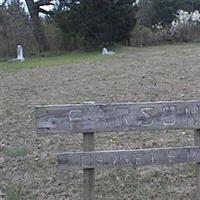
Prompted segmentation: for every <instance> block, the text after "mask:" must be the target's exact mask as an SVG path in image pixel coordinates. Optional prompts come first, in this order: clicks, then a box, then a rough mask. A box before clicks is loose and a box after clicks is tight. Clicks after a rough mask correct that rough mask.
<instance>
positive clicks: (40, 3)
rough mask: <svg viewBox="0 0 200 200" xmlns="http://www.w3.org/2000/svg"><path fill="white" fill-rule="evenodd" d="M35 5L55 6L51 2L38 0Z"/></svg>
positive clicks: (49, 0) (50, 0)
mask: <svg viewBox="0 0 200 200" xmlns="http://www.w3.org/2000/svg"><path fill="white" fill-rule="evenodd" d="M35 4H36V5H37V6H38V7H40V6H50V5H52V6H54V5H55V4H53V3H52V0H39V1H37V2H35Z"/></svg>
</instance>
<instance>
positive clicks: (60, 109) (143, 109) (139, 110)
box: [36, 101, 200, 133]
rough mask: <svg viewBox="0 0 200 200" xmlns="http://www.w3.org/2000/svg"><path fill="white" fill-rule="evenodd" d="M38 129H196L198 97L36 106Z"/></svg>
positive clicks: (199, 116) (199, 121)
mask: <svg viewBox="0 0 200 200" xmlns="http://www.w3.org/2000/svg"><path fill="white" fill-rule="evenodd" d="M36 124H37V132H38V133H81V132H118V131H123V132H124V131H134V130H155V129H156V130H162V129H199V128H200V101H179V102H155V103H119V104H72V105H55V106H38V107H36Z"/></svg>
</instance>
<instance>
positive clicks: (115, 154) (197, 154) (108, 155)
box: [57, 146, 200, 169]
mask: <svg viewBox="0 0 200 200" xmlns="http://www.w3.org/2000/svg"><path fill="white" fill-rule="evenodd" d="M57 160H58V164H59V167H60V169H64V168H68V169H81V168H100V169H104V168H113V167H131V166H137V165H139V166H140V165H167V164H175V163H190V162H200V146H198V147H183V148H182V147H178V148H160V149H136V150H120V151H92V152H89V151H88V152H67V153H62V154H59V155H58V157H57Z"/></svg>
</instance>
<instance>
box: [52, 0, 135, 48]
mask: <svg viewBox="0 0 200 200" xmlns="http://www.w3.org/2000/svg"><path fill="white" fill-rule="evenodd" d="M134 2H135V0H93V1H91V0H80V1H63V0H61V1H60V5H59V6H58V9H57V11H56V12H57V14H56V15H55V19H56V22H57V23H58V25H59V26H60V28H61V29H62V30H63V31H64V32H65V33H66V34H67V35H68V36H71V37H73V38H78V39H79V40H81V41H83V43H84V45H87V46H90V47H98V46H105V45H110V44H112V43H113V42H121V41H125V40H126V41H128V44H130V36H131V32H132V30H133V28H134V26H135V24H136V18H135V7H134V6H133V3H134Z"/></svg>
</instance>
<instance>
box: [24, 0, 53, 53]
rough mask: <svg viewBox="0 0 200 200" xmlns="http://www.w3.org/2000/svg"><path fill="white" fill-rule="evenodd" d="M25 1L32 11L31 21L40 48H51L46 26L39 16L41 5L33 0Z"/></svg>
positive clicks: (41, 49) (44, 49)
mask: <svg viewBox="0 0 200 200" xmlns="http://www.w3.org/2000/svg"><path fill="white" fill-rule="evenodd" d="M25 1H26V4H27V7H28V10H29V13H30V17H31V22H32V26H33V34H34V36H35V39H36V41H37V43H38V45H39V50H40V51H46V50H49V45H48V42H47V38H46V35H45V32H44V28H43V26H42V23H41V20H40V18H39V6H38V5H37V4H36V3H35V2H34V1H33V0H25Z"/></svg>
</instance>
